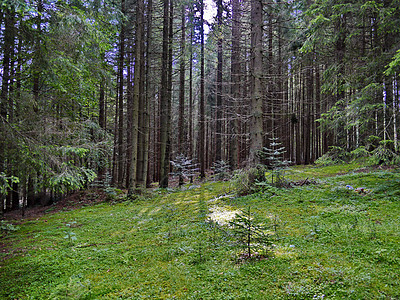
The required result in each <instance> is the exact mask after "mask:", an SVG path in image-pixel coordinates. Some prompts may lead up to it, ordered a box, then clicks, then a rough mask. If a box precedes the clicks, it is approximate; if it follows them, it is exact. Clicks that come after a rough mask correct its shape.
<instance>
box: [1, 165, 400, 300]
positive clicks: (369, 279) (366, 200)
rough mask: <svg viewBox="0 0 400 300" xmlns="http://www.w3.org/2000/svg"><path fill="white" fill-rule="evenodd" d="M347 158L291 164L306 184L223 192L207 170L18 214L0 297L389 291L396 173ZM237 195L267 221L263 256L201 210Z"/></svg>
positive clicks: (366, 294)
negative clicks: (244, 250) (139, 189)
mask: <svg viewBox="0 0 400 300" xmlns="http://www.w3.org/2000/svg"><path fill="white" fill-rule="evenodd" d="M358 169H360V166H358V165H356V164H353V165H339V166H330V167H318V168H316V167H295V168H293V169H291V170H289V172H288V174H289V178H291V179H292V180H304V179H305V178H314V179H315V181H316V184H311V185H306V186H301V187H295V188H291V189H277V188H269V189H265V190H264V192H260V193H258V194H254V195H249V196H244V197H231V195H232V194H233V187H232V185H231V184H230V183H229V182H214V183H212V182H210V183H204V184H202V185H201V186H198V187H196V186H194V187H191V188H186V189H185V190H177V191H172V190H170V191H156V192H155V193H154V195H153V197H152V198H150V199H143V198H140V199H138V200H135V201H131V202H122V203H114V204H112V203H102V204H97V205H95V206H89V207H84V208H81V209H78V210H73V211H62V212H57V213H52V214H47V215H44V216H42V217H39V218H37V219H34V220H30V221H26V222H24V223H22V224H21V225H19V230H17V231H7V232H5V231H3V232H2V233H1V234H2V243H3V244H4V246H3V252H2V253H1V254H0V258H1V262H0V270H1V272H0V298H4V299H144V298H153V299H173V298H175V299H288V298H293V299H322V298H324V299H339V298H340V299H342V298H345V299H375V298H388V299H390V298H392V299H396V298H399V297H400V290H399V288H398V286H397V283H398V280H399V278H398V274H400V267H399V266H400V253H399V251H398V245H399V243H400V234H399V232H400V230H399V229H400V228H399V227H400V225H399V224H400V201H399V200H400V197H399V195H400V173H399V172H398V171H397V170H396V169H393V170H386V171H385V170H371V171H370V172H369V173H365V172H359V171H357V170H358ZM290 176H291V177H290ZM348 186H351V187H353V189H350V188H349V187H348ZM358 187H363V191H362V192H357V191H356V188H358ZM248 206H250V207H251V209H252V211H254V212H256V213H257V215H258V216H259V217H261V219H264V220H265V222H266V223H267V225H269V226H270V231H271V232H273V236H274V244H275V248H274V255H273V256H271V257H262V258H259V259H253V260H250V261H239V260H238V253H237V252H238V250H237V248H235V247H234V243H233V242H234V241H232V237H231V235H230V234H229V228H228V227H227V225H224V226H218V225H217V224H215V223H212V222H207V221H206V220H207V218H208V217H209V213H210V211H211V209H213V208H215V207H221V208H224V209H232V210H241V209H245V208H247V207H248Z"/></svg>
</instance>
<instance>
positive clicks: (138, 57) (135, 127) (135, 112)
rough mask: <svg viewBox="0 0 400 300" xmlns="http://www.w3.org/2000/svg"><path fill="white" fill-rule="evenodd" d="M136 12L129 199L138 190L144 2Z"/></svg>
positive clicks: (141, 0) (140, 3)
mask: <svg viewBox="0 0 400 300" xmlns="http://www.w3.org/2000/svg"><path fill="white" fill-rule="evenodd" d="M136 5H137V10H136V24H135V25H136V39H135V71H134V79H133V80H134V84H133V106H132V127H131V128H130V130H131V132H132V149H131V155H132V156H131V165H130V173H129V174H130V177H129V185H128V197H132V196H133V194H134V192H135V190H136V183H137V178H138V176H137V167H138V147H140V146H143V145H139V143H138V137H139V107H140V98H141V95H140V85H141V75H142V74H141V72H142V38H143V35H142V34H143V20H144V17H143V12H144V7H143V6H144V3H143V0H138V1H137V4H136Z"/></svg>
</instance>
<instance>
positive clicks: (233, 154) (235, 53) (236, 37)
mask: <svg viewBox="0 0 400 300" xmlns="http://www.w3.org/2000/svg"><path fill="white" fill-rule="evenodd" d="M240 17H241V14H240V2H239V0H233V1H232V55H231V99H230V100H229V101H228V104H229V112H228V113H229V118H228V122H229V123H228V128H229V129H228V130H229V135H228V138H229V165H230V167H231V169H232V170H234V169H236V168H237V166H238V155H239V154H238V118H237V103H238V101H239V99H240V84H241V83H240V72H241V64H240V31H241V26H240Z"/></svg>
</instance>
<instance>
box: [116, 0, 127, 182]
mask: <svg viewBox="0 0 400 300" xmlns="http://www.w3.org/2000/svg"><path fill="white" fill-rule="evenodd" d="M121 12H122V14H123V15H124V14H125V0H121ZM119 40H120V44H119V62H118V74H119V87H118V95H119V97H118V108H119V110H118V173H117V174H118V177H117V178H118V179H117V184H118V186H119V187H123V186H124V183H123V180H124V178H123V177H124V166H125V164H124V58H125V25H124V24H121V33H120V39H119Z"/></svg>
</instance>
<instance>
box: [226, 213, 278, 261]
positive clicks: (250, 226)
mask: <svg viewBox="0 0 400 300" xmlns="http://www.w3.org/2000/svg"><path fill="white" fill-rule="evenodd" d="M229 224H230V227H231V230H232V237H233V239H234V245H236V246H237V247H238V248H239V249H241V251H240V253H239V255H240V256H239V260H244V259H251V258H262V257H266V256H269V255H270V253H271V251H272V235H271V234H269V233H268V229H269V228H267V226H266V225H265V224H263V223H260V222H258V220H257V219H256V217H255V215H254V213H252V212H251V209H250V207H249V208H248V209H247V210H243V211H241V213H240V214H236V216H235V218H234V219H233V220H232V221H230V222H229Z"/></svg>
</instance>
